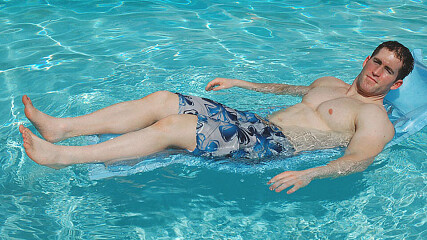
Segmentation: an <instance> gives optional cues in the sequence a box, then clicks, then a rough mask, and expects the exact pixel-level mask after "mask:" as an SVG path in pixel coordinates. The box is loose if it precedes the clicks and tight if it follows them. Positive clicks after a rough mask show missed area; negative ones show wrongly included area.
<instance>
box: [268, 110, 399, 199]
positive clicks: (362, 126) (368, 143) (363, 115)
mask: <svg viewBox="0 0 427 240" xmlns="http://www.w3.org/2000/svg"><path fill="white" fill-rule="evenodd" d="M393 135H394V128H393V125H392V124H391V123H390V121H389V120H388V117H387V114H386V113H385V112H384V111H383V110H381V109H380V108H379V107H378V106H374V105H371V104H366V106H363V107H362V109H361V112H360V113H359V115H358V117H357V119H356V132H355V134H354V136H353V138H352V139H351V141H350V143H349V145H348V147H347V149H346V151H345V154H344V156H342V157H341V158H338V159H337V160H334V161H331V162H330V163H329V164H327V165H326V166H321V167H316V168H310V169H306V170H303V171H287V172H283V173H281V174H279V175H277V176H275V177H274V178H272V179H271V180H270V181H269V183H268V184H272V185H271V186H270V189H271V190H275V191H276V192H280V191H282V190H284V189H286V188H288V187H290V186H293V187H292V188H291V189H290V190H289V191H287V193H288V194H290V193H293V192H295V191H296V190H298V189H299V188H302V187H305V186H307V185H308V184H309V183H310V182H311V181H312V180H313V179H320V178H327V177H340V176H345V175H349V174H352V173H355V172H361V171H363V170H365V169H366V168H367V167H368V166H369V165H370V164H371V163H372V162H373V160H374V158H375V156H377V155H378V154H379V153H380V152H381V151H382V150H383V148H384V146H385V145H386V144H387V143H388V142H389V141H390V140H391V139H392V138H393Z"/></svg>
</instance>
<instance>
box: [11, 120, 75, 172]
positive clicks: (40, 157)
mask: <svg viewBox="0 0 427 240" xmlns="http://www.w3.org/2000/svg"><path fill="white" fill-rule="evenodd" d="M19 131H20V132H21V133H22V138H23V139H24V148H25V152H26V153H27V155H28V157H30V158H31V159H32V160H33V161H34V162H36V163H38V164H40V165H45V166H47V167H51V168H54V169H61V168H64V167H67V166H68V165H69V164H65V163H63V162H61V159H64V158H63V154H61V146H57V145H54V144H52V143H50V142H47V141H45V140H43V139H41V138H39V137H37V136H36V135H34V133H32V132H31V131H30V129H28V128H26V127H24V126H23V125H20V126H19Z"/></svg>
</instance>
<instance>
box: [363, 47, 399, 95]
mask: <svg viewBox="0 0 427 240" xmlns="http://www.w3.org/2000/svg"><path fill="white" fill-rule="evenodd" d="M401 67H402V62H401V61H400V60H399V59H398V58H396V57H395V55H394V53H393V52H391V51H389V50H388V49H387V48H383V49H381V50H380V51H379V52H378V53H377V54H376V55H375V56H372V57H367V58H366V60H365V61H364V62H363V69H362V72H361V73H360V74H359V76H358V77H357V79H356V85H357V90H358V91H359V93H361V94H362V95H363V96H366V97H372V96H385V95H386V94H387V93H388V91H389V90H390V89H397V88H398V87H400V85H402V82H403V81H402V80H400V79H398V80H397V81H396V78H397V75H398V71H399V69H400V68H401Z"/></svg>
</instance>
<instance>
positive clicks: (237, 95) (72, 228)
mask: <svg viewBox="0 0 427 240" xmlns="http://www.w3.org/2000/svg"><path fill="white" fill-rule="evenodd" d="M426 12H427V3H426V2H425V1H424V0H413V1H408V0H406V1H397V0H396V1H310V2H308V1H248V0H243V1H226V0H218V1H196V0H194V1H191V0H170V1H118V0H110V1H80V0H76V1H56V0H44V1H43V0H40V1H36V0H32V1H18V0H16V1H1V2H0V84H1V86H3V87H2V88H1V89H0V124H1V127H0V141H1V143H2V144H1V145H0V239H200V238H209V239H426V238H427V232H426V229H427V227H426V219H427V214H426V212H427V211H426V173H427V171H426V167H427V166H426V158H427V157H426V156H427V144H426V136H427V129H426V128H424V129H422V130H421V131H420V132H418V133H416V134H414V135H412V136H410V137H409V138H408V139H406V140H404V141H403V142H401V143H399V144H397V145H394V146H392V147H390V148H387V149H385V150H384V151H383V152H382V153H381V154H380V155H379V156H378V157H377V158H376V161H375V162H374V164H373V165H372V166H370V167H369V168H368V169H367V170H366V171H364V172H363V173H357V174H353V175H350V176H347V177H343V178H338V179H323V180H316V181H313V182H312V183H311V184H310V185H308V186H307V187H305V188H303V189H301V190H299V191H297V192H296V193H294V194H292V195H286V193H274V192H271V191H269V190H268V186H267V185H266V183H267V181H268V180H269V179H270V178H271V177H273V176H275V175H276V174H278V173H280V172H282V171H285V170H295V169H305V168H307V167H313V166H319V165H322V164H325V163H327V162H328V161H330V160H332V159H335V158H337V157H339V156H341V155H342V150H340V149H332V150H325V151H317V152H315V153H307V154H301V155H298V156H296V157H293V158H290V159H281V158H275V159H271V160H270V161H265V162H261V163H259V162H249V163H241V162H233V161H227V160H225V161H212V160H206V159H202V158H197V157H193V156H190V155H186V154H182V153H179V154H171V155H167V154H164V155H161V156H157V157H155V160H156V159H157V160H156V161H153V163H152V164H151V165H150V164H148V165H147V166H148V167H146V169H145V170H144V171H142V172H138V173H135V174H132V175H129V176H122V177H111V178H102V179H98V180H94V179H93V178H92V177H91V176H92V175H91V174H93V173H91V171H93V165H76V166H72V167H69V168H66V169H62V170H59V171H56V170H52V169H49V168H46V167H43V166H39V165H37V164H35V163H34V162H32V161H31V160H30V159H29V158H28V157H27V156H26V155H25V152H24V150H23V147H22V140H21V137H20V134H19V132H18V125H19V124H25V125H26V126H30V123H29V121H28V120H27V119H26V118H25V115H24V112H23V110H24V109H23V105H22V103H21V100H20V99H21V96H22V95H24V94H28V95H29V96H30V97H31V98H32V100H33V102H34V104H35V105H36V107H38V108H39V109H41V110H42V111H44V112H46V113H48V114H51V115H54V116H59V117H68V116H77V115H81V114H85V113H89V112H92V111H94V110H97V109H100V108H102V107H105V106H108V105H111V104H113V103H117V102H120V101H125V100H131V99H137V98H141V97H142V96H145V95H147V94H149V93H152V92H154V91H157V90H169V91H173V92H181V93H184V94H194V95H198V96H204V97H209V98H211V99H214V100H217V101H220V102H222V103H224V104H227V105H229V106H230V107H234V108H238V109H242V110H254V111H256V110H260V109H267V108H268V107H271V106H276V107H280V106H283V105H290V104H294V103H296V102H298V101H299V100H300V99H298V98H295V97H289V96H276V95H270V94H261V93H255V92H250V91H247V90H243V89H230V90H225V91H221V92H215V93H212V92H205V91H204V87H205V85H206V84H207V83H208V82H209V81H210V80H212V79H213V78H215V77H230V78H240V79H245V80H249V81H257V82H285V83H290V84H303V85H307V84H309V83H310V82H312V81H313V80H314V79H316V78H319V77H322V76H325V75H330V76H336V77H338V78H341V79H343V80H344V81H346V82H347V83H351V82H352V80H353V79H354V77H355V76H356V75H357V74H358V73H359V71H360V70H361V67H362V62H363V60H364V59H365V58H366V56H368V55H369V54H371V52H372V51H373V49H374V48H375V47H376V46H377V45H378V44H379V43H381V42H382V41H386V40H397V41H400V42H402V43H403V44H405V45H406V46H407V47H409V48H410V49H414V48H421V49H423V50H424V51H427V49H426V45H425V43H426V40H427V30H426V25H427V18H426V16H425V13H426ZM424 62H426V59H424ZM30 129H32V130H34V127H30ZM89 143H90V140H89V138H85V137H78V138H74V139H69V140H66V141H64V142H62V143H61V144H64V145H83V144H89ZM150 161H151V160H150Z"/></svg>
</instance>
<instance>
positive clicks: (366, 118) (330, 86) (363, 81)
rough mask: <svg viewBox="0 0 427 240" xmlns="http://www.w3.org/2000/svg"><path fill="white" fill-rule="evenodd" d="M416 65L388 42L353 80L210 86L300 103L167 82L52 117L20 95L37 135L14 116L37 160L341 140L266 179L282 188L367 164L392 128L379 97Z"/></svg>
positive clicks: (303, 146) (227, 152) (235, 151)
mask: <svg viewBox="0 0 427 240" xmlns="http://www.w3.org/2000/svg"><path fill="white" fill-rule="evenodd" d="M412 68H413V58H412V56H411V53H410V52H409V50H408V49H407V48H406V47H404V46H403V45H401V44H400V43H398V42H394V41H392V42H385V43H382V44H381V45H380V46H378V47H377V48H376V49H375V51H374V52H373V54H372V56H369V57H367V58H366V60H365V61H364V63H363V69H362V71H361V72H360V74H359V75H358V76H357V77H356V79H355V80H354V82H353V84H352V85H349V84H346V83H345V82H343V81H342V80H340V79H337V78H334V77H323V78H319V79H317V80H316V81H314V82H313V83H312V84H311V85H310V86H293V85H287V84H269V83H251V82H247V81H243V80H236V79H225V78H216V79H214V80H213V81H211V82H209V83H208V85H207V86H206V90H207V91H210V90H213V91H218V90H221V89H227V88H231V87H241V88H245V89H250V90H254V91H259V92H264V93H275V94H291V95H296V96H302V101H301V103H298V104H296V105H294V106H291V107H289V108H287V109H285V110H281V111H278V112H276V113H274V114H272V115H271V116H269V117H268V119H264V118H261V117H259V116H258V115H256V114H253V113H249V112H241V111H237V110H234V109H230V108H228V107H226V106H223V105H221V104H219V103H216V102H214V101H211V100H209V99H203V98H199V97H194V96H184V95H181V94H175V93H170V92H166V91H161V92H156V93H153V94H150V95H148V96H146V97H144V98H142V99H140V100H135V101H129V102H122V103H119V104H115V105H112V106H110V107H107V108H105V109H101V110H99V111H96V112H94V113H91V114H88V115H84V116H80V117H75V118H54V117H51V116H48V115H46V114H44V113H42V112H40V111H39V110H37V109H36V108H35V107H34V106H33V105H32V103H31V100H30V99H29V98H28V97H27V96H24V97H23V103H24V105H25V114H26V116H27V117H28V119H29V120H30V121H31V122H32V123H33V125H34V126H35V127H36V128H37V130H38V131H39V132H40V133H41V135H42V136H43V137H44V138H45V139H46V140H43V139H41V138H39V137H37V136H36V135H34V134H33V133H32V132H31V131H30V130H29V129H28V128H25V127H24V126H22V125H21V126H20V128H19V129H20V131H21V133H22V135H23V139H24V148H25V150H26V152H27V154H28V156H29V157H30V158H31V159H32V160H34V161H35V162H37V163H39V164H42V165H46V166H49V167H52V168H62V167H65V166H68V165H71V164H78V163H93V162H104V163H107V162H112V161H118V160H124V159H131V158H136V157H141V156H146V155H149V154H153V153H156V152H159V151H162V150H164V149H166V148H171V147H175V148H181V149H187V150H189V151H190V152H192V153H194V154H196V155H201V156H237V157H264V156H271V155H275V154H283V155H292V154H295V153H298V152H300V151H305V150H315V149H323V148H333V147H337V146H347V149H346V151H345V154H344V156H342V157H340V158H338V159H336V160H334V161H331V162H330V163H329V164H327V165H326V166H321V167H316V168H311V169H306V170H303V171H287V172H283V173H281V174H279V175H277V176H275V177H274V178H272V179H271V180H270V181H269V184H271V185H270V189H271V190H275V191H277V192H280V191H282V190H284V189H286V188H288V187H291V186H293V187H292V188H291V189H290V190H288V191H287V193H288V194H289V193H293V192H295V191H296V190H298V189H299V188H301V187H304V186H306V185H307V184H309V183H310V182H311V180H313V179H317V178H325V177H336V176H342V175H347V174H350V173H354V172H359V171H363V170H364V169H366V168H367V167H368V166H369V165H370V164H371V163H372V161H373V159H374V157H375V156H376V155H378V154H379V153H380V152H381V151H382V149H383V148H384V146H385V145H386V144H387V142H389V141H390V140H391V139H392V138H393V136H394V128H393V125H392V123H391V122H390V120H389V119H388V116H387V113H386V111H385V109H384V107H383V98H384V97H385V95H386V94H387V93H388V91H389V90H390V89H397V88H398V87H400V86H401V85H402V82H403V81H402V79H403V78H404V77H406V76H407V75H408V74H409V73H410V72H411V71H412ZM103 133H118V134H123V135H121V136H119V137H117V138H115V139H113V140H110V141H107V142H104V143H100V144H96V145H90V146H60V145H54V144H52V143H54V142H58V141H62V140H64V139H67V138H70V137H74V136H80V135H90V134H103Z"/></svg>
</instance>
